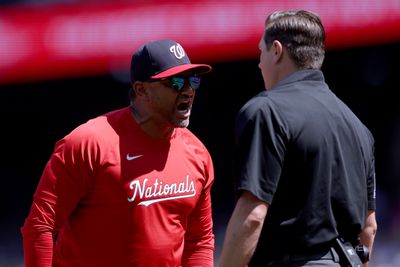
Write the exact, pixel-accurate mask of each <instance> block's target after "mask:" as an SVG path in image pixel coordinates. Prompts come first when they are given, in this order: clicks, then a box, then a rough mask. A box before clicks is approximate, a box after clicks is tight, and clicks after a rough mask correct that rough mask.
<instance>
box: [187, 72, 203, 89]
mask: <svg viewBox="0 0 400 267" xmlns="http://www.w3.org/2000/svg"><path fill="white" fill-rule="evenodd" d="M200 82H201V78H200V76H198V75H192V76H190V77H189V84H190V87H192V89H193V90H197V89H199V87H200Z"/></svg>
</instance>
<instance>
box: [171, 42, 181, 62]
mask: <svg viewBox="0 0 400 267" xmlns="http://www.w3.org/2000/svg"><path fill="white" fill-rule="evenodd" d="M169 51H170V52H171V53H173V54H174V55H175V57H176V58H177V59H181V58H183V57H184V56H185V50H183V47H182V46H181V45H180V44H176V45H173V46H171V47H170V48H169Z"/></svg>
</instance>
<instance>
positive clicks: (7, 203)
mask: <svg viewBox="0 0 400 267" xmlns="http://www.w3.org/2000/svg"><path fill="white" fill-rule="evenodd" d="M289 8H290V9H308V10H312V11H314V12H317V13H318V14H320V16H321V18H322V20H323V23H324V24H325V27H326V32H327V55H326V60H325V63H324V66H323V71H324V72H325V75H326V80H327V82H328V83H329V84H330V86H331V89H332V90H333V91H334V92H335V93H336V94H337V95H338V96H339V97H340V98H341V99H342V100H344V102H346V103H347V104H348V105H349V106H350V107H351V108H352V109H353V110H354V111H355V113H356V114H357V115H358V116H359V117H360V118H361V119H362V120H363V121H364V123H365V124H366V125H367V126H368V127H369V128H370V129H371V131H372V133H373V134H374V136H375V139H376V167H377V186H378V192H377V197H378V211H377V215H378V223H379V231H378V235H377V239H376V244H375V249H374V254H373V260H372V261H371V263H370V267H393V266H394V267H399V266H400V227H399V225H400V164H399V163H400V162H399V157H400V105H399V103H398V102H399V101H398V98H397V95H398V94H397V92H396V91H397V90H398V89H399V84H400V68H399V61H400V1H399V0H375V1H374V0H365V1H361V0H327V1H324V0H298V1H295V0H286V1H283V0H282V1H273V0H263V1H261V0H232V1H229V0H219V1H218V0H213V1H207V0H198V1H192V0H181V1H172V0H132V1H128V0H125V1H124V0H113V1H111V0H108V1H107V0H86V1H83V0H8V1H7V0H0V101H1V105H0V112H1V113H0V118H1V126H2V127H1V137H2V138H1V150H0V151H1V154H2V155H1V160H0V177H1V181H0V182H1V185H0V188H1V189H0V208H1V210H0V211H1V212H0V267H21V266H24V264H23V249H22V238H21V234H20V227H21V226H22V224H23V222H24V219H25V217H26V215H27V214H28V212H29V209H30V204H31V201H32V196H33V193H34V191H35V188H36V185H37V183H38V180H39V178H40V175H41V172H42V170H43V168H44V165H45V164H46V162H47V159H48V157H49V156H50V154H51V152H52V149H53V145H54V143H55V142H56V141H57V140H58V139H60V138H61V137H63V136H64V135H65V134H67V133H68V132H69V131H71V130H72V129H73V128H74V127H76V126H77V125H78V124H80V123H83V122H85V121H86V120H88V119H89V118H92V117H94V116H97V115H100V114H102V113H104V112H107V111H109V110H111V109H115V108H120V107H123V106H125V105H127V104H128V88H129V72H128V71H129V62H130V57H131V54H132V53H133V51H135V50H136V49H137V48H138V47H139V46H140V45H141V44H142V43H143V42H145V41H149V40H154V39H164V38H170V39H175V40H177V41H179V42H180V43H181V44H182V45H183V46H184V47H185V49H186V51H187V53H188V54H189V56H190V57H191V60H192V62H194V63H200V62H201V63H209V64H211V65H212V66H213V68H214V71H213V72H212V73H210V74H209V75H207V76H205V78H204V83H203V85H202V88H201V89H200V90H199V91H198V94H197V96H196V98H197V99H196V102H195V105H194V110H193V113H192V114H193V115H192V120H191V125H190V127H189V128H190V129H191V130H192V131H193V132H195V133H196V134H197V135H198V136H199V137H200V139H202V140H203V142H204V143H205V144H206V145H207V146H208V148H209V150H210V152H211V154H212V156H213V159H214V163H215V173H216V181H215V185H214V188H213V216H214V222H215V234H216V245H217V247H216V254H215V255H216V263H217V262H218V256H219V252H220V248H221V244H222V240H223V235H224V232H225V226H226V224H227V222H228V219H229V216H230V214H231V211H232V209H233V205H234V198H235V196H234V186H233V179H232V177H233V174H232V163H233V162H232V160H233V159H232V147H233V123H234V118H235V115H236V113H237V111H238V110H239V108H240V107H241V106H242V105H243V104H244V102H245V101H246V100H248V99H249V98H250V97H251V96H253V95H254V94H256V93H258V92H259V91H261V90H263V83H262V79H261V75H260V73H259V70H258V68H257V64H258V47H257V45H258V41H259V38H260V36H261V34H262V31H263V25H264V20H265V17H266V15H267V14H268V13H270V12H272V11H274V10H277V9H289ZM299 104H301V103H299Z"/></svg>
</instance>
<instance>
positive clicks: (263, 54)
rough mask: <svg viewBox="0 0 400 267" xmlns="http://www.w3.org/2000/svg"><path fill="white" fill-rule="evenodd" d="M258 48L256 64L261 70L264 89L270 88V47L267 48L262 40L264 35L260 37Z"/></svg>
mask: <svg viewBox="0 0 400 267" xmlns="http://www.w3.org/2000/svg"><path fill="white" fill-rule="evenodd" d="M258 48H259V49H260V62H259V64H258V67H259V68H260V70H261V75H262V77H263V80H264V86H265V89H267V90H269V89H271V79H272V62H273V60H272V51H271V50H272V49H271V48H270V49H268V48H267V45H266V44H265V41H264V35H263V36H262V37H261V40H260V42H259V44H258Z"/></svg>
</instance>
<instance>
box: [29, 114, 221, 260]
mask: <svg viewBox="0 0 400 267" xmlns="http://www.w3.org/2000/svg"><path fill="white" fill-rule="evenodd" d="M213 181H214V170H213V164H212V160H211V157H210V155H209V152H208V151H207V149H206V148H205V146H204V145H203V144H202V143H201V142H200V141H199V140H198V139H197V138H196V137H195V136H194V135H193V134H192V133H191V132H190V131H189V130H188V129H186V128H176V130H175V133H174V134H173V136H172V137H171V138H170V139H169V140H159V139H154V138H152V137H149V136H148V135H147V134H145V132H144V131H143V130H142V129H141V128H140V126H139V125H138V124H137V123H136V121H135V120H134V118H133V117H132V115H131V114H130V110H129V108H124V109H121V110H116V111H113V112H110V113H108V114H105V115H103V116H100V117H97V118H95V119H92V120H89V121H88V122H87V123H85V124H82V125H81V126H79V127H77V128H76V129H75V130H73V131H72V132H71V133H70V134H69V135H67V136H66V137H64V138H63V139H62V140H60V141H59V142H57V144H56V146H55V150H54V153H53V154H52V156H51V158H50V160H49V161H48V163H47V165H46V167H45V169H44V172H43V175H42V177H41V179H40V182H39V185H38V188H37V190H36V192H35V194H34V200H33V204H32V207H31V211H30V213H29V215H28V217H27V219H26V221H25V224H24V226H23V227H22V229H21V231H22V234H23V238H24V250H25V262H26V267H30V266H35V267H36V266H43V267H44V266H46V267H49V266H56V267H59V266H68V267H71V266H85V267H86V266H96V267H101V266H107V267H110V266H113V267H114V266H116V267H120V266H121V267H123V266H166V267H167V266H168V267H169V266H171V267H172V266H173V267H177V266H213V252H214V234H213V230H212V228H213V224H212V215H211V199H210V189H211V186H212V183H213Z"/></svg>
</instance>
